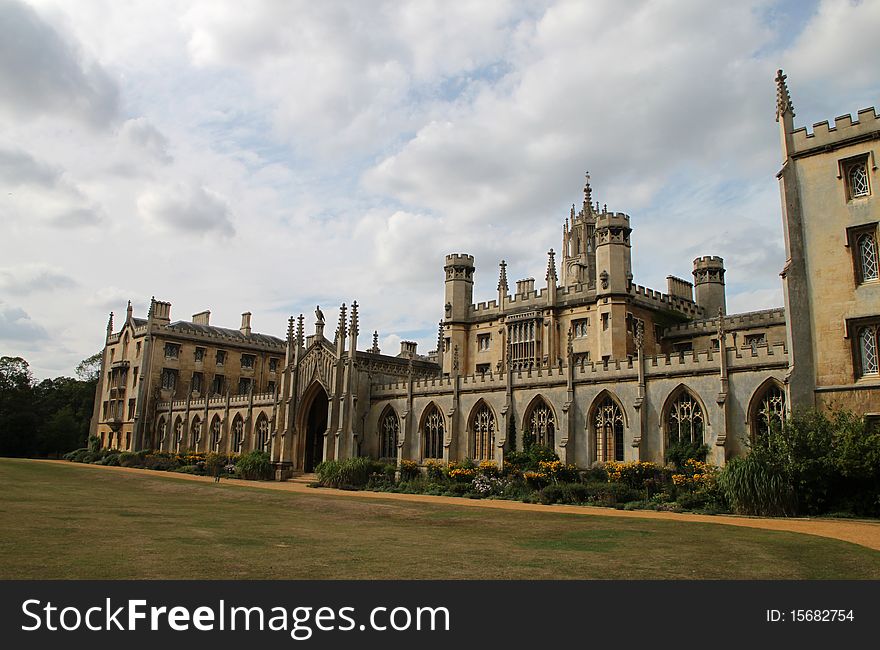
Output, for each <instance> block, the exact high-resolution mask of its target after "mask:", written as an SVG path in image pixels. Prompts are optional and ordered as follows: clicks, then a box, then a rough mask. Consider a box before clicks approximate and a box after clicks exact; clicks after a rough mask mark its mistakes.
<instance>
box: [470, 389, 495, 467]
mask: <svg viewBox="0 0 880 650" xmlns="http://www.w3.org/2000/svg"><path fill="white" fill-rule="evenodd" d="M472 429H473V430H472V432H471V449H473V456H474V460H492V459H493V458H494V457H495V456H494V453H493V447H494V446H495V415H494V414H493V413H492V409H490V408H489V406H488V405H487V404H485V403H484V404H482V405H481V406H480V407H479V408H478V409H477V412H476V413H475V414H474V419H473V424H472Z"/></svg>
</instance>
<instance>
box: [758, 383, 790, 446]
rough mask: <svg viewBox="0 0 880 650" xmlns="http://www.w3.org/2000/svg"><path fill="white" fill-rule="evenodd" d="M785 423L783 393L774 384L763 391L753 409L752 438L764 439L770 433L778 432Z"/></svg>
mask: <svg viewBox="0 0 880 650" xmlns="http://www.w3.org/2000/svg"><path fill="white" fill-rule="evenodd" d="M784 421H785V391H783V390H782V388H781V387H780V386H777V385H776V384H770V385H769V386H767V388H766V389H765V390H764V394H763V395H762V396H761V398H760V401H759V402H758V404H757V407H756V409H755V415H754V420H753V421H752V431H753V436H754V437H755V439H756V440H760V439H761V438H764V437H766V436H767V435H768V434H769V433H770V432H771V431H779V430H781V429H782V424H783V422H784Z"/></svg>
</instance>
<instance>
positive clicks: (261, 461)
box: [235, 451, 272, 481]
mask: <svg viewBox="0 0 880 650" xmlns="http://www.w3.org/2000/svg"><path fill="white" fill-rule="evenodd" d="M235 471H236V473H237V474H238V475H240V476H241V477H242V478H244V479H248V480H250V481H268V480H269V479H270V478H272V461H271V460H270V459H269V453H268V452H265V451H252V452H250V453H247V454H242V456H241V457H240V458H239V459H238V460H237V461H236V463H235Z"/></svg>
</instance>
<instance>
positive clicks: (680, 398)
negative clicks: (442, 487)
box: [92, 73, 880, 478]
mask: <svg viewBox="0 0 880 650" xmlns="http://www.w3.org/2000/svg"><path fill="white" fill-rule="evenodd" d="M777 93H778V102H777V115H778V117H779V119H780V123H781V125H782V134H783V152H784V155H785V163H784V165H783V169H782V171H781V172H780V174H779V178H780V184H781V187H782V195H783V222H784V227H785V236H786V250H787V253H788V261H787V263H786V266H785V270H784V271H783V274H782V275H783V279H784V287H785V299H786V306H785V308H779V309H771V310H766V311H758V312H748V313H744V314H733V315H728V314H727V313H726V298H725V269H724V261H723V260H722V259H721V258H720V257H717V256H711V255H707V256H702V257H698V258H697V259H695V260H694V262H693V282H690V281H687V280H684V279H681V278H678V277H675V276H671V275H670V276H669V277H668V278H667V288H666V292H665V293H664V292H661V291H656V290H653V289H649V288H646V287H643V286H640V285H638V284H636V283H635V282H634V278H633V273H632V262H631V250H632V248H631V238H630V235H631V232H632V227H633V225H632V220H631V218H630V217H629V216H628V215H626V214H623V213H620V212H613V211H609V210H608V208H607V207H606V206H600V205H599V203H597V202H594V201H593V195H592V193H593V190H592V187H591V185H590V178H589V175H587V180H586V185H585V187H584V198H583V202H582V204H581V207H580V208H576V207H575V206H572V208H571V212H570V214H569V215H568V218H566V219H565V220H564V225H563V229H562V246H561V249H560V253H559V255H558V261H559V265H560V267H561V269H560V273H557V253H556V252H555V251H553V250H550V251H549V252H548V254H547V272H546V275H545V278H544V282H543V283H542V284H541V285H540V286H539V287H537V288H536V286H535V280H534V279H533V278H526V279H522V280H519V281H517V282H516V283H515V289H514V291H513V292H511V290H510V285H509V282H508V278H507V266H506V264H505V262H504V261H502V262H501V264H500V267H499V274H498V287H497V291H498V293H497V296H496V297H495V298H494V299H492V300H490V301H487V302H478V303H475V302H474V297H473V286H474V274H475V273H476V270H477V267H476V260H474V258H473V257H472V256H471V255H468V254H463V253H458V254H451V255H447V256H446V260H445V265H444V267H443V271H444V275H445V300H444V303H445V304H444V305H443V306H442V314H443V318H442V320H441V321H440V324H439V329H438V339H437V349H436V350H434V351H432V352H429V353H428V354H427V355H425V356H422V355H419V354H418V351H417V349H416V345H415V344H414V343H411V342H406V341H404V342H402V344H401V350H400V352H399V353H398V354H396V355H389V354H382V353H381V351H380V350H379V347H378V343H377V336H376V334H375V333H374V336H373V341H372V347H370V348H368V349H365V350H364V349H359V347H360V346H359V335H360V332H359V327H360V325H359V319H358V307H357V303H352V305H351V309H350V310H347V309H346V306H345V305H343V306H342V308H341V310H340V317H339V321H338V323H337V324H336V327H335V332H334V335H333V339H332V340H330V339H329V338H327V337H325V335H324V328H325V325H326V324H325V322H324V315H323V313H322V312H321V310H320V308H318V309H317V310H316V313H315V323H314V332H313V333H309V334H308V335H307V334H306V332H305V318H304V317H303V316H302V315H300V316H299V317H298V318H297V319H295V320H294V319H293V318H291V319H290V320H289V323H288V330H287V337H286V340H280V339H276V338H273V337H270V336H265V335H260V334H255V333H253V332H252V331H251V328H250V314H247V313H246V314H244V315H243V321H242V326H241V328H240V329H239V330H228V329H223V328H217V327H213V326H210V325H209V324H208V312H203V313H202V314H196V315H195V316H194V317H193V320H192V322H182V321H179V322H175V323H171V322H170V304H168V303H164V302H160V301H156V300H154V301H153V302H152V305H151V308H150V313H149V315H148V317H147V319H146V320H141V319H137V318H134V317H133V316H132V314H131V309H130V308H129V311H128V315H127V319H126V322H125V324H124V325H123V327H122V328H121V329H120V330H119V331H118V332H115V331H114V330H113V322H112V315H111V322H110V324H109V325H108V330H107V346H106V348H105V352H104V366H103V372H102V382H101V386H100V387H99V392H98V396H97V398H96V404H95V415H94V418H93V425H92V426H93V432H94V433H96V434H97V435H99V437H101V439H102V441H103V444H105V445H109V446H118V447H122V448H126V449H138V448H144V447H150V448H162V449H166V450H185V449H196V450H199V451H208V450H218V451H227V452H238V451H248V450H250V449H265V450H267V451H269V452H270V453H271V455H272V459H273V461H274V462H275V463H276V467H277V470H278V477H279V478H284V477H286V476H289V475H290V474H291V473H293V472H309V471H312V470H313V469H314V468H315V466H316V465H317V463H318V462H320V461H321V460H323V459H333V458H337V459H339V458H347V457H351V456H358V455H361V456H364V455H366V456H373V457H385V458H397V459H398V460H400V459H413V460H417V461H419V462H421V463H424V462H426V461H428V460H431V459H436V460H438V461H444V462H446V461H450V460H461V459H464V458H473V459H481V460H482V459H484V460H494V461H496V462H500V461H501V459H502V456H503V451H504V449H505V448H514V447H516V448H521V447H522V445H523V440H524V438H525V437H526V436H528V437H529V438H531V439H534V440H536V441H537V442H540V443H543V444H546V445H548V446H551V447H553V448H554V449H555V450H556V452H557V453H558V454H559V456H560V457H561V458H562V459H564V460H565V461H567V462H570V463H574V464H577V465H580V466H589V465H591V464H592V463H595V462H597V461H604V460H652V461H662V460H663V458H664V455H665V450H666V447H667V446H668V445H669V444H670V443H671V442H674V441H678V440H687V441H702V442H705V443H706V444H708V445H709V448H710V456H709V458H710V460H712V461H713V462H715V463H717V464H723V463H724V462H725V461H726V460H727V459H728V458H730V457H732V456H735V455H737V454H741V453H744V452H745V451H746V450H747V448H748V441H749V439H750V438H754V436H756V435H758V434H759V433H760V431H762V430H765V429H766V428H767V427H768V426H770V425H771V424H772V422H774V421H781V419H782V418H783V417H784V416H785V414H786V413H787V412H788V410H789V409H790V408H791V406H792V405H794V406H805V407H807V406H812V405H813V404H818V405H820V406H822V405H826V404H828V403H830V397H832V396H833V397H834V398H835V399H836V398H838V397H841V396H842V397H841V399H843V402H844V405H846V406H850V407H851V408H853V409H856V410H858V411H859V412H862V413H873V412H876V411H878V410H880V409H878V393H877V390H878V386H880V377H878V376H877V373H876V370H874V371H873V373H874V374H871V372H872V371H871V368H872V367H873V366H872V367H869V366H868V363H869V362H870V359H869V358H866V359H862V356H864V354H865V350H863V349H861V348H859V346H858V341H859V340H864V341H868V338H867V337H866V335H865V334H864V332H866V331H868V332H874V337H875V338H874V342H875V343H876V337H877V329H876V328H877V324H878V323H880V302H878V298H880V293H878V292H880V283H878V282H877V280H876V277H869V276H871V272H872V271H871V268H872V267H870V259H868V258H867V257H866V258H865V259H861V258H859V259H858V260H856V261H852V260H851V259H850V258H852V256H853V255H854V254H855V253H854V252H853V251H855V250H856V249H858V250H862V251H864V254H865V255H868V256H869V255H870V251H871V249H870V242H869V243H868V244H866V243H865V241H866V239H865V237H866V235H869V236H871V237H873V240H872V241H873V244H874V248H873V251H874V256H875V257H874V260H875V262H874V263H875V266H874V267H873V268H874V273H875V275H876V253H877V248H876V232H877V220H878V218H877V215H878V209H877V206H876V203H875V202H874V201H873V199H872V194H871V191H870V190H871V188H873V185H872V183H873V181H874V178H875V172H876V167H875V166H874V164H873V160H874V159H873V155H874V154H873V149H872V146H873V145H874V144H875V143H876V141H877V137H878V136H877V134H878V131H877V130H876V129H877V126H876V125H877V121H876V120H877V118H876V115H875V114H874V112H873V110H870V111H862V112H860V113H859V116H860V122H859V123H851V122H850V121H849V120H848V119H846V120H845V119H844V118H839V119H838V127H837V131H838V133H836V134H831V133H832V132H834V131H835V129H829V128H828V126H827V124H826V125H825V127H824V130H822V129H820V128H819V126H821V125H817V127H816V132H815V133H814V134H811V135H807V134H805V133H804V132H803V131H802V130H797V131H796V130H794V128H793V124H792V120H791V118H792V117H793V112H792V111H791V105H790V104H791V102H790V99H789V98H788V90H787V89H786V88H785V84H784V77H782V75H781V73H780V77H779V79H777ZM829 134H831V135H829ZM811 139H812V140H811ZM820 140H821V141H820ZM854 161H855V162H858V161H865V164H864V168H865V170H864V171H865V174H866V175H867V177H866V178H865V181H864V182H865V183H866V184H867V185H865V186H863V185H862V184H859V185H858V186H857V187H855V188H853V186H852V183H862V176H860V175H858V174H855V175H854V172H853V171H852V167H851V166H852V164H855V162H854ZM832 163H833V164H832ZM837 171H839V172H840V176H838V174H837ZM847 179H849V180H847ZM865 187H868V190H869V191H868V193H867V195H865V194H863V193H862V192H863V190H864V189H865ZM854 190H857V192H856V191H854ZM835 192H836V194H835ZM842 192H843V194H841V193H842ZM853 194H858V196H853ZM836 199H841V205H836V204H834V201H835V200H836ZM853 259H855V258H853ZM844 262H845V263H844ZM560 276H561V279H560ZM872 327H873V328H875V329H873V330H872V329H870V328H872ZM859 337H861V338H859ZM133 346H134V347H133ZM198 350H201V352H198ZM874 350H875V358H876V347H875V348H874ZM868 351H869V352H870V350H868ZM220 352H222V353H224V355H223V356H225V358H224V360H223V364H222V367H220V366H218V365H217V363H216V362H217V354H218V353H220ZM859 355H861V356H859ZM242 360H246V363H245V364H244V365H243V364H242ZM875 363H876V362H875ZM136 368H139V369H140V373H139V374H137V371H136V370H135V369H136ZM130 369H131V372H130ZM132 375H134V376H132ZM217 376H220V377H221V380H220V381H219V382H218V381H217V380H216V377H217ZM126 406H127V408H128V410H127V411H126V410H125V408H126ZM120 409H122V410H120Z"/></svg>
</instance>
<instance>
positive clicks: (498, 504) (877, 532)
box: [30, 460, 880, 551]
mask: <svg viewBox="0 0 880 650" xmlns="http://www.w3.org/2000/svg"><path fill="white" fill-rule="evenodd" d="M30 462H39V463H54V464H58V465H63V466H67V467H91V468H93V469H96V470H108V471H115V472H141V473H146V474H151V475H154V476H161V477H165V478H173V479H181V480H185V481H199V482H202V483H211V482H213V480H214V479H213V478H212V477H210V476H193V475H191V474H178V473H175V472H157V471H153V470H146V469H135V468H131V467H104V466H102V465H86V464H79V463H70V462H68V461H63V460H35V461H30ZM222 482H223V483H224V484H226V485H234V486H241V487H248V488H257V489H264V490H279V491H282V492H296V493H298V494H309V495H322V496H341V497H345V498H349V499H384V500H387V501H409V502H417V503H437V504H444V505H451V506H460V507H464V508H494V509H497V510H521V511H522V510H525V511H533V512H559V513H565V514H570V515H582V516H587V517H590V516H596V515H598V516H602V517H636V518H639V519H663V520H666V521H696V522H701V523H707V524H724V525H727V526H744V527H747V528H764V529H767V530H783V531H787V532H792V533H803V534H805V535H818V536H820V537H831V538H833V539H841V540H843V541H846V542H852V543H853V544H859V545H860V546H866V547H868V548H871V549H874V550H878V551H880V522H877V521H868V520H851V519H822V518H812V519H811V518H789V519H783V518H765V517H742V516H738V515H697V514H690V513H676V512H656V511H653V510H615V509H613V508H599V507H595V506H568V505H553V506H544V505H539V504H534V503H522V502H520V501H501V500H487V499H465V498H461V497H435V496H429V495H426V494H395V493H391V492H366V491H350V490H334V489H330V488H320V489H316V488H310V487H308V486H307V485H305V484H304V483H296V482H292V481H285V482H278V481H259V482H256V481H242V480H238V479H227V478H224V479H223V481H222Z"/></svg>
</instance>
